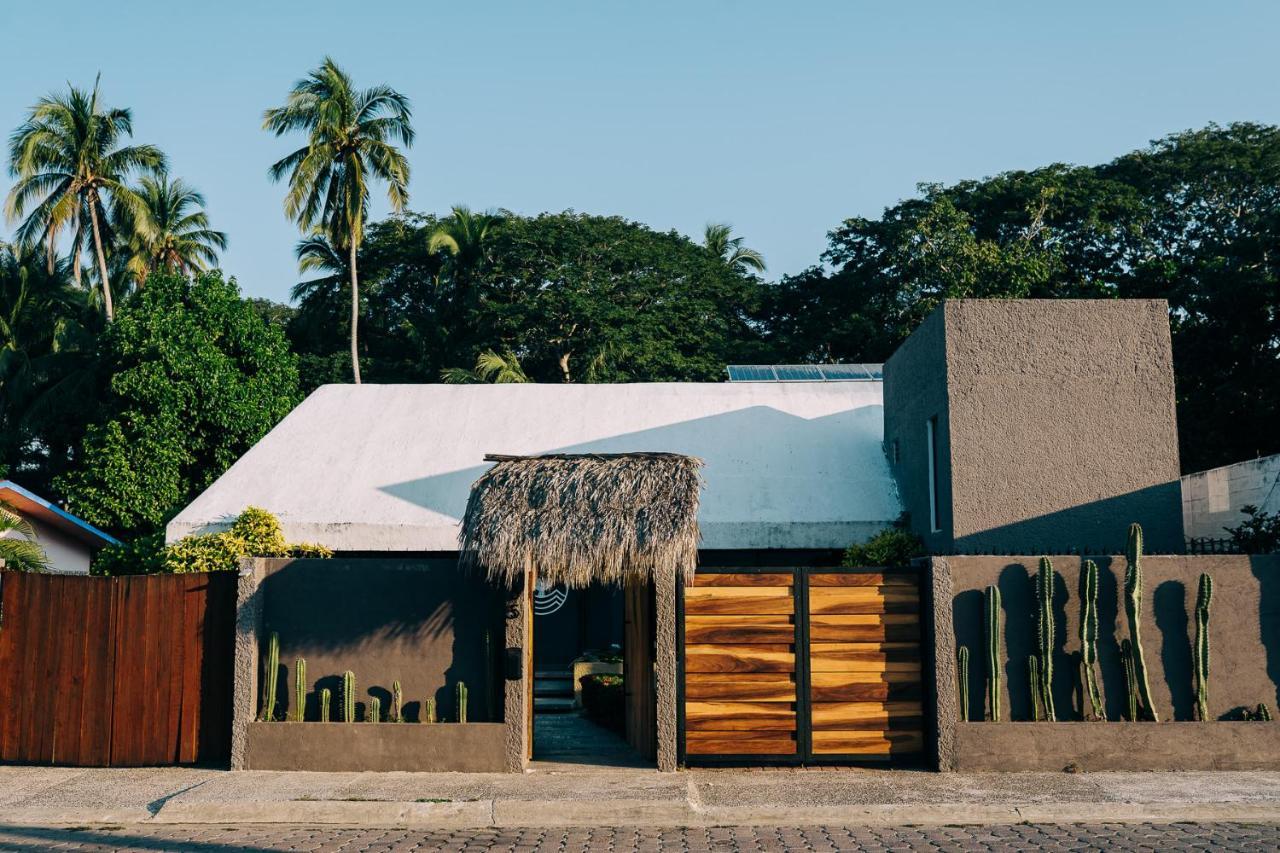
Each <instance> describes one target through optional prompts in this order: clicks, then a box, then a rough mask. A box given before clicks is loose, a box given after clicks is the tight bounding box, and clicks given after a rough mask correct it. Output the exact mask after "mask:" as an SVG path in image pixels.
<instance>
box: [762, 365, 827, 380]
mask: <svg viewBox="0 0 1280 853" xmlns="http://www.w3.org/2000/svg"><path fill="white" fill-rule="evenodd" d="M773 372H774V373H776V374H777V375H778V379H779V380H781V381H783V382H821V381H822V371H821V370H819V369H818V368H817V367H816V366H815V365H812V364H777V365H774V368H773Z"/></svg>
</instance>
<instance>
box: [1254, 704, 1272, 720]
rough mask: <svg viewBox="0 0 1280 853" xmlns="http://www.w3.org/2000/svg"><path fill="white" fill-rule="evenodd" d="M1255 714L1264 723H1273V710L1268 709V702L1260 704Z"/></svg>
mask: <svg viewBox="0 0 1280 853" xmlns="http://www.w3.org/2000/svg"><path fill="white" fill-rule="evenodd" d="M1254 714H1256V715H1257V718H1258V719H1259V720H1261V721H1262V722H1264V723H1269V722H1271V709H1270V708H1268V707H1267V703H1266V702H1259V703H1258V708H1257V710H1256V711H1254Z"/></svg>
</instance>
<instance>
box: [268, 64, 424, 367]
mask: <svg viewBox="0 0 1280 853" xmlns="http://www.w3.org/2000/svg"><path fill="white" fill-rule="evenodd" d="M411 118H412V112H411V110H410V107H409V99H408V98H406V97H405V96H404V95H402V94H400V93H399V92H397V91H395V90H394V89H392V88H390V87H388V86H374V87H373V88H370V89H364V90H357V89H356V88H355V86H354V85H353V84H352V82H351V78H350V77H349V76H348V75H347V74H346V72H344V71H343V70H342V69H341V68H339V67H338V65H337V63H335V62H334V61H333V60H332V59H330V58H329V57H325V59H324V61H323V62H322V63H320V67H319V68H317V69H315V70H314V71H312V72H311V74H310V75H309V76H307V77H306V79H303V80H299V81H298V82H297V83H295V84H294V86H293V89H292V90H291V91H290V92H289V97H288V98H287V99H286V101H285V104H284V106H282V107H275V108H272V109H269V110H267V111H266V113H265V114H264V115H263V128H264V129H265V130H270V131H273V132H274V133H275V134H276V136H283V135H284V134H286V133H289V132H291V131H295V130H301V131H305V132H306V133H307V144H306V145H305V146H303V147H302V148H299V149H297V150H296V151H294V152H293V153H292V154H289V155H288V156H286V157H284V158H282V159H281V160H278V161H277V162H276V163H275V164H274V165H273V166H272V167H271V169H270V171H269V174H270V176H271V179H272V180H274V181H278V180H280V179H281V178H284V177H285V176H286V175H287V176H288V180H289V191H288V192H287V193H286V194H285V199H284V211H285V215H287V216H288V217H289V218H290V219H294V220H296V221H297V223H298V226H299V227H300V228H301V229H302V230H303V231H304V232H306V233H309V232H311V231H312V229H314V228H315V227H317V226H320V227H321V228H322V229H323V230H324V233H325V236H327V237H328V238H329V240H330V242H331V243H332V244H333V245H341V246H345V247H346V249H347V254H348V258H349V265H348V273H349V275H350V279H351V373H352V376H353V377H354V379H355V382H356V384H359V383H360V358H359V345H358V331H357V327H358V325H359V320H360V288H359V276H358V274H357V269H356V253H357V251H358V250H359V248H360V243H361V242H362V240H363V239H364V220H365V215H366V213H367V210H368V205H369V183H370V180H371V179H378V180H383V181H386V182H387V199H388V200H389V201H390V202H391V208H392V210H394V211H396V212H397V213H398V212H400V211H402V210H404V207H405V204H406V203H408V200H409V161H408V160H407V159H406V158H405V156H404V153H403V152H401V151H400V149H399V148H397V147H396V146H395V144H394V143H393V141H394V140H399V141H400V142H401V143H402V144H403V145H404V146H405V147H406V148H407V147H410V146H412V145H413V126H412V124H411V123H410V119H411Z"/></svg>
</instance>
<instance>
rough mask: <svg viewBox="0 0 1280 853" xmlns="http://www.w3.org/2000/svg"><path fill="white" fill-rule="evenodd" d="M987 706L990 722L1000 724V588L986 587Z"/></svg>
mask: <svg viewBox="0 0 1280 853" xmlns="http://www.w3.org/2000/svg"><path fill="white" fill-rule="evenodd" d="M986 608H987V612H986V620H985V627H986V631H987V704H988V705H990V706H991V720H992V722H996V723H998V722H1000V693H1001V690H1000V618H1001V609H1000V588H999V587H996V586H989V587H987V592H986Z"/></svg>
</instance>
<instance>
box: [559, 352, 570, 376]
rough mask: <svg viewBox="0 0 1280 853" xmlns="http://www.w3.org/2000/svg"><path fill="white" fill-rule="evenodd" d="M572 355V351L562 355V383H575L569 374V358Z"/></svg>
mask: <svg viewBox="0 0 1280 853" xmlns="http://www.w3.org/2000/svg"><path fill="white" fill-rule="evenodd" d="M571 355H573V352H572V351H570V352H563V353H561V354H560V381H562V382H572V381H573V377H572V376H571V375H570V374H569V356H571Z"/></svg>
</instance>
